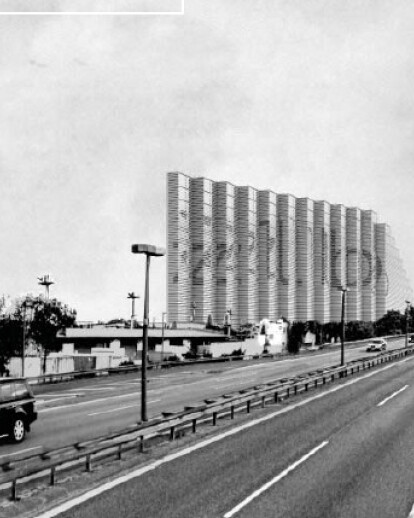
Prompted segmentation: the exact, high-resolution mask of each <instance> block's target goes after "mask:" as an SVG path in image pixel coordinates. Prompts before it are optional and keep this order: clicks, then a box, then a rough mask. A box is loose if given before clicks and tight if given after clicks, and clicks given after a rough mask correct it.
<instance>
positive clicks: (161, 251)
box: [131, 244, 165, 421]
mask: <svg viewBox="0 0 414 518" xmlns="http://www.w3.org/2000/svg"><path fill="white" fill-rule="evenodd" d="M131 251H132V253H133V254H145V255H146V256H147V260H146V272H145V296H144V321H143V329H142V360H141V421H147V420H148V418H147V354H148V303H149V301H148V299H149V267H150V258H151V256H153V257H161V256H163V255H165V248H160V247H158V246H153V245H143V244H138V245H132V247H131Z"/></svg>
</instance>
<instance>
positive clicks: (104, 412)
mask: <svg viewBox="0 0 414 518" xmlns="http://www.w3.org/2000/svg"><path fill="white" fill-rule="evenodd" d="M134 406H139V403H134V404H133V405H126V406H119V407H117V408H112V409H111V410H103V411H102V412H92V413H91V414H88V416H92V415H101V414H110V413H111V412H120V411H121V410H125V409H126V408H133V407H134Z"/></svg>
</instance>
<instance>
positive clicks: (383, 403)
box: [377, 385, 409, 406]
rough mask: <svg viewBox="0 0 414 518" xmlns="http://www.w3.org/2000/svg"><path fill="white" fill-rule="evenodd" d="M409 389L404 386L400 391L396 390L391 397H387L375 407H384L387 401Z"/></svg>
mask: <svg viewBox="0 0 414 518" xmlns="http://www.w3.org/2000/svg"><path fill="white" fill-rule="evenodd" d="M408 387H409V385H404V387H402V388H400V390H397V391H396V392H394V393H393V394H391V396H388V397H386V398H385V399H383V400H382V401H381V403H378V405H377V406H382V405H385V403H386V402H387V401H389V400H390V399H392V398H394V397H395V396H398V394H400V393H401V392H403V391H404V390H405V389H407V388H408Z"/></svg>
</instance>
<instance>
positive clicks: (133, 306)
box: [127, 291, 139, 329]
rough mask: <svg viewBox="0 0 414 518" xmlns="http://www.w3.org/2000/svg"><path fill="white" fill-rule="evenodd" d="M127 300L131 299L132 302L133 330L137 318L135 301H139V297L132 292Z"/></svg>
mask: <svg viewBox="0 0 414 518" xmlns="http://www.w3.org/2000/svg"><path fill="white" fill-rule="evenodd" d="M127 299H131V300H132V314H131V329H132V328H133V327H134V320H135V318H136V315H135V300H136V299H139V295H135V293H134V292H133V291H131V293H128V297H127Z"/></svg>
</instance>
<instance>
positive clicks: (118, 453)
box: [117, 444, 122, 460]
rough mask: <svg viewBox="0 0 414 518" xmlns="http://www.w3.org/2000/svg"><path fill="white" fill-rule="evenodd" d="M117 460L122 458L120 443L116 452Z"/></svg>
mask: <svg viewBox="0 0 414 518" xmlns="http://www.w3.org/2000/svg"><path fill="white" fill-rule="evenodd" d="M117 457H118V460H121V459H122V444H120V445H119V446H118V452H117Z"/></svg>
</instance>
